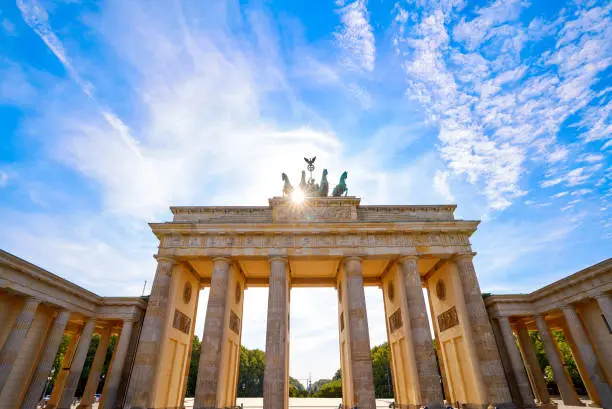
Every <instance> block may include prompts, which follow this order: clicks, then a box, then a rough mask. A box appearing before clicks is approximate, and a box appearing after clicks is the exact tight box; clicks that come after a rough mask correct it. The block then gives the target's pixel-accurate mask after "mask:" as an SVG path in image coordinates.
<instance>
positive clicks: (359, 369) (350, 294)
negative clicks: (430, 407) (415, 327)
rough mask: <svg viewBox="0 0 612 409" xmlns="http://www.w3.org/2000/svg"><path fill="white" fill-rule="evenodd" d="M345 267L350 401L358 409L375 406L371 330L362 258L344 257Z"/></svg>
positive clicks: (367, 408) (373, 408)
mask: <svg viewBox="0 0 612 409" xmlns="http://www.w3.org/2000/svg"><path fill="white" fill-rule="evenodd" d="M344 268H345V270H346V295H345V297H346V298H347V300H346V302H347V309H348V310H347V312H348V314H347V315H348V317H345V319H346V320H347V327H348V331H349V335H350V345H349V348H350V350H349V360H350V363H349V364H350V369H351V381H352V382H353V385H352V390H353V402H354V404H355V406H357V407H358V408H359V409H375V408H376V401H375V399H374V376H373V375H372V358H371V356H370V333H369V331H368V316H367V312H366V303H365V293H364V291H363V274H362V271H361V258H359V257H348V258H346V259H345V260H344ZM430 342H431V340H430Z"/></svg>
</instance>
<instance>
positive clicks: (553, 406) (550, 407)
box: [538, 402, 557, 409]
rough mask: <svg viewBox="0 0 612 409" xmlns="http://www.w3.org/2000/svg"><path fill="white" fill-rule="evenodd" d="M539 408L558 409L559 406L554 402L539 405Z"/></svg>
mask: <svg viewBox="0 0 612 409" xmlns="http://www.w3.org/2000/svg"><path fill="white" fill-rule="evenodd" d="M538 407H539V408H542V409H557V404H556V403H553V402H549V403H542V404H539V405H538Z"/></svg>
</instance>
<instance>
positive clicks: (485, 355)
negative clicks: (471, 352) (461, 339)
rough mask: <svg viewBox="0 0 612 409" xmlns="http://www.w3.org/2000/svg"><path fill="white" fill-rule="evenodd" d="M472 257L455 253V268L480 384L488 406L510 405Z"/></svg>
mask: <svg viewBox="0 0 612 409" xmlns="http://www.w3.org/2000/svg"><path fill="white" fill-rule="evenodd" d="M472 258H473V254H459V255H457V257H456V263H457V269H458V271H459V278H460V281H461V287H462V289H463V297H464V299H465V307H466V309H467V314H468V317H467V318H468V320H469V323H470V327H471V329H472V336H473V339H474V342H475V344H476V348H475V351H476V355H477V358H478V363H479V365H480V372H481V374H482V381H483V382H484V385H485V387H486V390H487V392H488V397H489V403H490V404H491V405H492V406H499V405H503V404H511V403H512V396H511V395H510V390H509V388H508V383H507V381H506V375H505V374H504V369H503V366H502V362H501V358H500V356H499V351H498V350H497V344H496V343H495V337H494V335H493V329H492V328H491V322H490V321H489V316H488V314H487V310H486V308H485V305H484V301H483V299H482V292H481V291H480V285H479V284H478V278H477V277H476V271H475V270H474V264H473V263H472Z"/></svg>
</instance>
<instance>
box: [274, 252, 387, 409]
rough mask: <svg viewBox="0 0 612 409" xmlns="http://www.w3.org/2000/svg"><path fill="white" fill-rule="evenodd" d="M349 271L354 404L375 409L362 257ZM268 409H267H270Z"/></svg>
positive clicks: (354, 260) (350, 260) (350, 262)
mask: <svg viewBox="0 0 612 409" xmlns="http://www.w3.org/2000/svg"><path fill="white" fill-rule="evenodd" d="M344 268H345V269H346V290H347V291H346V295H345V297H346V298H347V308H348V311H347V312H348V317H345V319H347V327H348V328H347V329H348V331H349V333H350V345H349V348H350V352H349V361H350V362H349V365H350V367H351V380H352V382H353V387H352V389H353V395H354V400H353V401H354V404H355V406H357V407H358V408H359V409H375V408H376V400H375V398H374V376H373V374H372V358H371V356H370V334H369V331H368V317H367V313H366V303H365V293H364V290H363V274H362V270H361V258H360V257H348V258H346V259H345V260H344ZM266 409H267V408H266Z"/></svg>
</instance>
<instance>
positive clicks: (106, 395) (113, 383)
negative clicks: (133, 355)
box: [101, 320, 134, 409]
mask: <svg viewBox="0 0 612 409" xmlns="http://www.w3.org/2000/svg"><path fill="white" fill-rule="evenodd" d="M133 326H134V322H133V321H131V320H130V321H123V328H122V329H121V335H119V341H118V342H117V346H116V347H115V352H114V354H113V361H112V363H111V367H110V368H111V369H110V372H109V374H108V375H107V377H106V384H105V385H104V392H103V394H102V405H101V409H113V408H114V407H115V403H116V402H115V401H116V400H117V390H118V389H119V382H121V374H122V372H123V366H124V364H125V357H126V355H127V351H128V347H129V345H130V339H131V337H132V328H133Z"/></svg>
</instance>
